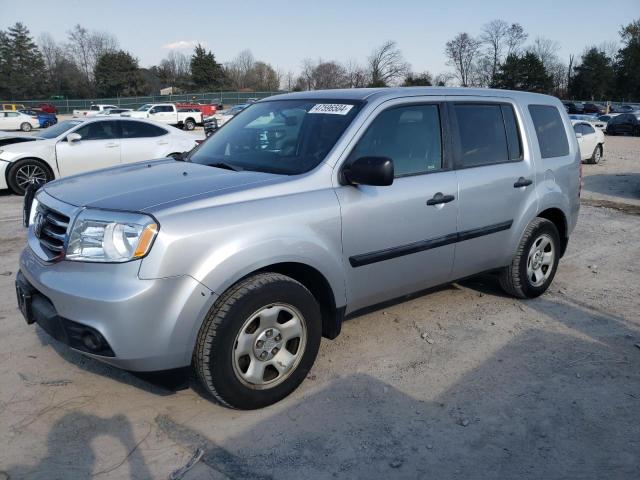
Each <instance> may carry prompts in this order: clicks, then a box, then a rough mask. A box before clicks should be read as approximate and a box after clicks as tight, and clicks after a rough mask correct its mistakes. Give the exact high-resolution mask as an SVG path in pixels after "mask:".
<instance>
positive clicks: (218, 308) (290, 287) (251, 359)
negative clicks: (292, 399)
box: [193, 273, 322, 410]
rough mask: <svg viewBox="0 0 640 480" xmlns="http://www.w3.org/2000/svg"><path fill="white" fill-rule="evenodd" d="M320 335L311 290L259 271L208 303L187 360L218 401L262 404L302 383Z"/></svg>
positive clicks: (242, 406)
mask: <svg viewBox="0 0 640 480" xmlns="http://www.w3.org/2000/svg"><path fill="white" fill-rule="evenodd" d="M270 312H271V313H270ZM284 325H287V326H288V327H285V326H284ZM269 331H271V335H269ZM292 335H294V336H292ZM295 335H297V337H296V336H295ZM321 335H322V321H321V317H320V307H319V305H318V302H317V301H316V299H315V297H314V296H313V295H312V294H311V292H309V290H307V289H306V288H305V287H304V286H303V285H302V284H301V283H299V282H297V281H296V280H294V279H292V278H290V277H287V276H284V275H281V274H278V273H259V274H256V275H253V276H251V277H248V278H246V279H244V280H241V281H240V282H238V283H236V284H235V285H234V286H232V287H231V288H229V289H228V290H227V291H226V292H225V293H224V294H223V295H222V296H221V297H220V298H219V299H218V300H217V301H216V303H215V304H214V305H213V307H212V308H211V310H210V311H209V313H208V314H207V316H206V318H205V320H204V322H203V324H202V326H201V328H200V331H199V333H198V338H197V341H196V346H195V349H194V353H193V365H194V368H195V371H196V374H197V376H198V378H199V380H200V382H201V383H202V385H203V386H204V387H205V389H206V390H207V391H208V392H209V393H210V394H211V395H212V396H213V397H214V398H215V399H216V400H217V401H218V402H219V403H221V404H222V405H225V406H228V407H232V408H238V409H242V410H250V409H255V408H262V407H266V406H267V405H271V404H273V403H276V402H278V401H279V400H282V399H283V398H285V397H286V396H287V395H289V394H290V393H291V392H293V391H294V390H295V389H296V388H297V387H298V386H299V385H300V384H301V383H302V381H303V380H304V379H305V377H306V376H307V374H308V373H309V370H310V369H311V366H312V365H313V362H314V361H315V359H316V356H317V354H318V349H319V347H320V339H321ZM260 342H262V344H261V343H260ZM278 342H279V343H278ZM278 347H279V348H278ZM265 349H267V350H268V351H267V350H265ZM274 352H275V353H274ZM261 358H262V359H263V360H260V359H261ZM282 362H287V363H288V365H289V367H287V365H285V364H284V363H282ZM276 365H279V367H280V368H276ZM274 375H276V376H275V377H274Z"/></svg>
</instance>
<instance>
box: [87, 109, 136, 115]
mask: <svg viewBox="0 0 640 480" xmlns="http://www.w3.org/2000/svg"><path fill="white" fill-rule="evenodd" d="M131 111H132V110H131V109H130V108H107V109H105V110H102V111H101V112H98V113H96V115H95V116H96V117H105V116H109V115H120V114H121V113H127V112H131Z"/></svg>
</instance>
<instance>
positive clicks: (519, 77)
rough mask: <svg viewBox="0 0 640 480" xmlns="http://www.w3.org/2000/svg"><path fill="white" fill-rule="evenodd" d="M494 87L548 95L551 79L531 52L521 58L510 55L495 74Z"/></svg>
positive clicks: (551, 83) (551, 85) (551, 86)
mask: <svg viewBox="0 0 640 480" xmlns="http://www.w3.org/2000/svg"><path fill="white" fill-rule="evenodd" d="M495 87H496V88H506V89H509V90H524V91H528V92H538V93H549V92H550V91H551V89H552V88H553V79H552V78H551V75H549V73H548V72H547V71H546V69H545V68H544V65H543V64H542V62H541V61H540V59H539V58H538V56H537V55H536V54H534V53H533V52H527V53H525V54H524V55H522V56H518V55H514V54H511V55H509V56H508V57H507V58H506V60H505V61H504V63H503V64H502V65H501V66H500V69H499V70H498V73H497V74H496V82H495Z"/></svg>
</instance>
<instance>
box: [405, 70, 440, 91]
mask: <svg viewBox="0 0 640 480" xmlns="http://www.w3.org/2000/svg"><path fill="white" fill-rule="evenodd" d="M431 85H433V77H432V76H431V74H430V73H429V72H422V73H408V74H407V76H406V77H405V79H404V83H403V84H402V86H403V87H430V86H431Z"/></svg>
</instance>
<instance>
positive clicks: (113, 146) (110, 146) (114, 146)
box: [105, 143, 118, 148]
mask: <svg viewBox="0 0 640 480" xmlns="http://www.w3.org/2000/svg"><path fill="white" fill-rule="evenodd" d="M117 146H118V144H117V143H107V144H106V145H105V147H107V148H116V147H117Z"/></svg>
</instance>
